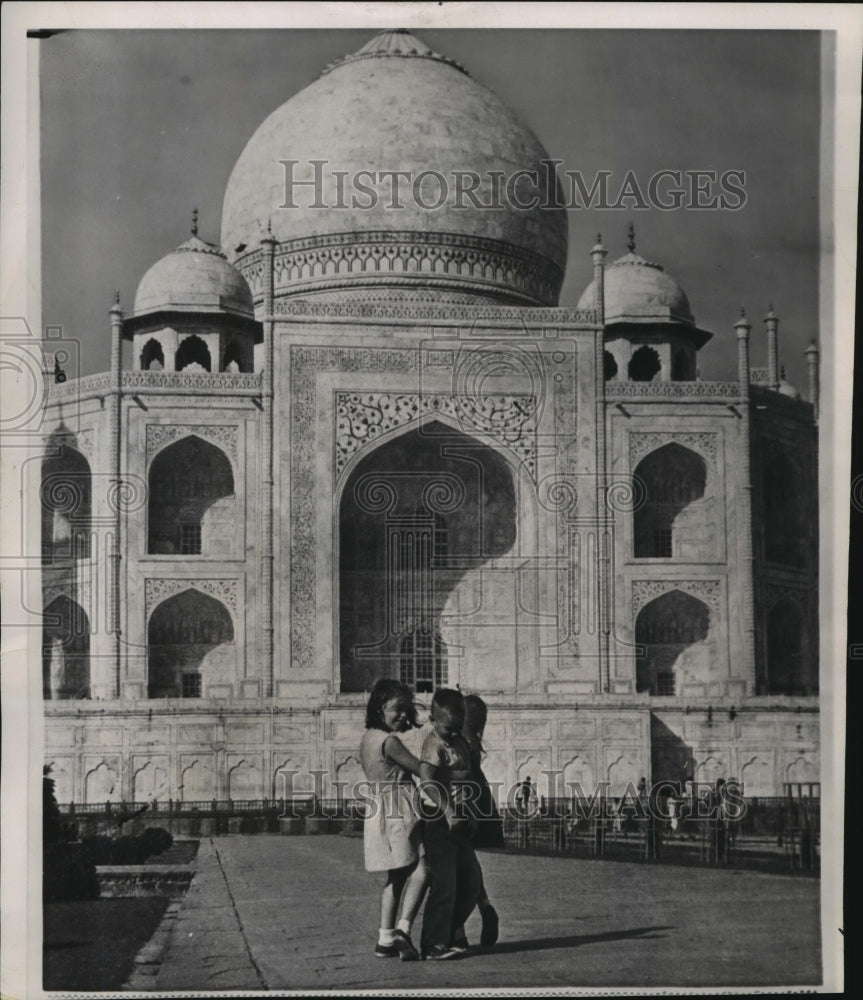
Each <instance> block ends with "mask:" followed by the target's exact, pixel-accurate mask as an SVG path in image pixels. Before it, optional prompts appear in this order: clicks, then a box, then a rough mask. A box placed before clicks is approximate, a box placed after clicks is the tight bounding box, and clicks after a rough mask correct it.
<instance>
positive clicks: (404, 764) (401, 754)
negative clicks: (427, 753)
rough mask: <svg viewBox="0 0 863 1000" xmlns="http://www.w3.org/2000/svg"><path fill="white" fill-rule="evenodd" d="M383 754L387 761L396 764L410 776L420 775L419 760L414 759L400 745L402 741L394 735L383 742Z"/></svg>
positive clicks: (402, 745) (402, 744)
mask: <svg viewBox="0 0 863 1000" xmlns="http://www.w3.org/2000/svg"><path fill="white" fill-rule="evenodd" d="M383 753H384V757H386V758H387V760H391V761H392V762H393V763H394V764H398V766H399V767H401V768H404V770H405V771H410V773H411V774H416V775H419V774H420V762H419V760H417V758H416V757H414V755H413V754H412V753H411V752H410V750H408V748H407V747H406V746H405V745H404V743H402V741H401V740H400V739H399V738H398V736H396V735H395V734H393V735H391V736H388V737H387V738H386V739H385V740H384V746H383Z"/></svg>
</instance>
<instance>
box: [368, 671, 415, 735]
mask: <svg viewBox="0 0 863 1000" xmlns="http://www.w3.org/2000/svg"><path fill="white" fill-rule="evenodd" d="M399 697H404V698H407V699H408V701H409V702H410V705H411V708H410V711H409V712H407V713H406V714H407V719H408V727H409V728H411V729H415V728H416V727H417V726H418V725H419V720H418V719H417V710H416V706H415V705H414V693H413V691H411V689H410V688H409V687H408V686H407V684H402V682H401V681H397V680H395V679H394V678H392V677H380V678H379V679H378V680H376V681H375V686H374V687H373V688H372V693H371V694H370V695H369V701H368V704H367V705H366V729H383V728H384V705H386V703H387V702H388V701H392V699H393V698H399Z"/></svg>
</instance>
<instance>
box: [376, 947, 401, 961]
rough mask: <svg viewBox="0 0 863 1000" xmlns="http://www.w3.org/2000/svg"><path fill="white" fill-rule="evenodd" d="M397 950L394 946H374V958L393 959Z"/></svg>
mask: <svg viewBox="0 0 863 1000" xmlns="http://www.w3.org/2000/svg"><path fill="white" fill-rule="evenodd" d="M398 953H399V950H398V948H396V946H395V945H394V944H376V945H375V958H395V957H396V955H398Z"/></svg>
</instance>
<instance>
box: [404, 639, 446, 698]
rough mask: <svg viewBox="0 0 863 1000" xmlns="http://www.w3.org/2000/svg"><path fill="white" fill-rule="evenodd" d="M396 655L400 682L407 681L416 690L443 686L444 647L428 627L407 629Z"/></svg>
mask: <svg viewBox="0 0 863 1000" xmlns="http://www.w3.org/2000/svg"><path fill="white" fill-rule="evenodd" d="M398 655H399V680H401V682H402V683H403V684H410V685H411V687H413V689H414V691H416V692H418V693H419V692H428V691H433V690H434V689H435V688H436V687H445V686H446V683H447V668H446V647H445V644H444V642H443V641H442V640H441V638H440V637H439V636H437V635H435V634H433V633H432V631H431V630H430V629H422V628H420V629H415V630H413V631H411V632H408V634H407V635H405V636H404V638H402V640H401V642H400V643H399V651H398Z"/></svg>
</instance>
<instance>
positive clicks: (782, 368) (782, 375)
mask: <svg viewBox="0 0 863 1000" xmlns="http://www.w3.org/2000/svg"><path fill="white" fill-rule="evenodd" d="M779 377H780V378H781V379H782V381H783V382H784V381H785V365H782V367H781V368H780V369H779Z"/></svg>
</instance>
